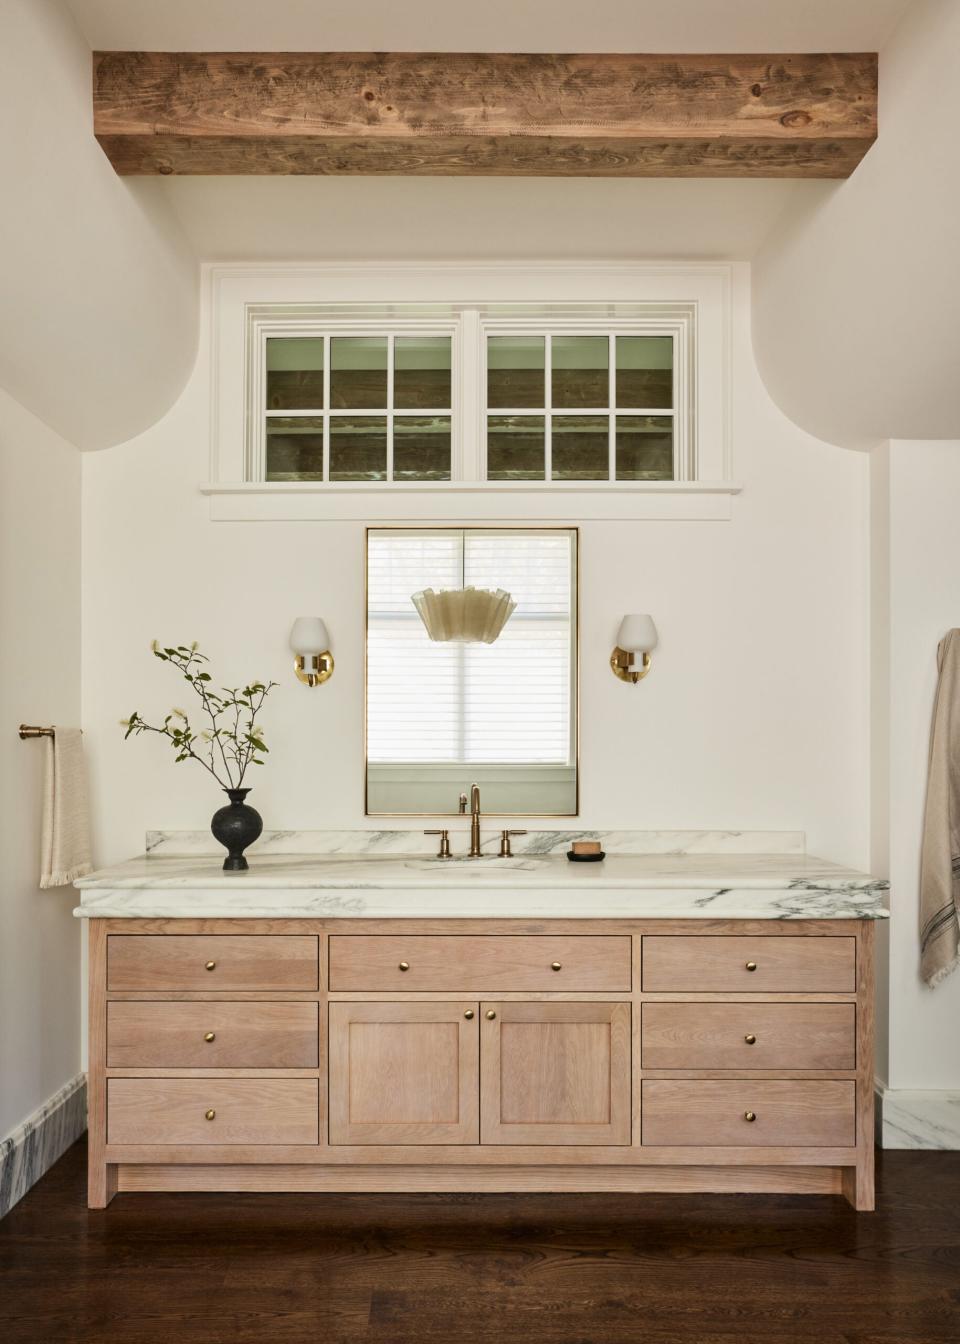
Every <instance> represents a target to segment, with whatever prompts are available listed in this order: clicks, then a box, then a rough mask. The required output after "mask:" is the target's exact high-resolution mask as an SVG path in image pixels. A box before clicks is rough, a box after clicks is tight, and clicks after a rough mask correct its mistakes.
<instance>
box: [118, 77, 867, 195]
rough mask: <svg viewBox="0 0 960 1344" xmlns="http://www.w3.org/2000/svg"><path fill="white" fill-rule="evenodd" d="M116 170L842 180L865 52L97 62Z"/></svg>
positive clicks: (857, 135) (859, 153) (859, 125)
mask: <svg viewBox="0 0 960 1344" xmlns="http://www.w3.org/2000/svg"><path fill="white" fill-rule="evenodd" d="M93 62H94V132H95V134H96V137H97V139H98V140H99V142H100V144H101V145H102V146H103V148H104V150H105V152H106V154H107V156H108V158H109V159H110V161H111V163H112V164H113V165H114V167H115V168H116V170H117V172H118V173H123V174H154V173H164V174H168V173H185V174H198V173H203V174H225V173H245V174H249V173H259V174H264V173H285V174H304V173H313V174H337V175H356V174H403V175H407V174H426V175H439V176H451V175H471V174H478V175H488V176H525V177H538V176H548V177H834V178H836V177H847V176H848V175H849V174H850V173H851V172H852V171H853V169H854V168H855V167H856V165H857V164H858V163H859V162H860V160H861V158H862V157H863V155H864V154H865V153H866V151H867V150H868V149H869V147H870V145H871V144H872V143H873V141H874V139H875V138H876V133H877V119H876V114H877V59H876V56H875V55H873V54H872V53H867V54H858V53H850V52H845V53H842V54H839V55H797V56H791V55H776V56H703V55H697V56H629V55H608V56H604V55H580V56H553V55H540V54H537V55H532V54H526V55H469V54H449V53H444V54H434V53H426V54H422V53H408V54H405V53H399V54H398V53H393V54H386V55H384V54H356V53H343V52H324V53H312V52H288V53H249V52H239V53H229V52H213V53H211V52H179V53H178V52H96V53H94V58H93Z"/></svg>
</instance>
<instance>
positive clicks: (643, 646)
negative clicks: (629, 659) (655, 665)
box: [617, 616, 657, 653]
mask: <svg viewBox="0 0 960 1344" xmlns="http://www.w3.org/2000/svg"><path fill="white" fill-rule="evenodd" d="M656 647H657V627H656V626H655V625H654V623H653V617H652V616H624V618H623V620H622V621H621V622H620V633H619V634H618V635H617V648H618V649H623V650H624V651H625V652H626V653H652V652H653V650H654V649H655V648H656Z"/></svg>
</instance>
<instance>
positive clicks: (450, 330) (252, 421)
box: [245, 312, 462, 489]
mask: <svg viewBox="0 0 960 1344" xmlns="http://www.w3.org/2000/svg"><path fill="white" fill-rule="evenodd" d="M249 321H250V338H249V349H250V364H249V375H248V380H247V395H248V397H249V399H250V413H249V415H248V417H247V444H246V464H247V465H246V472H245V479H246V480H247V481H251V482H256V483H261V484H267V483H268V482H267V481H266V459H267V450H266V438H267V432H266V431H267V421H268V420H269V419H271V418H277V419H287V418H289V419H298V418H304V419H318V418H320V419H322V420H323V482H322V484H325V485H331V484H336V483H335V482H331V481H330V479H329V476H330V422H331V420H335V419H338V418H345V417H348V416H355V417H358V418H361V417H365V418H369V419H379V418H381V417H383V418H385V419H386V421H387V479H386V481H358V482H356V484H357V485H360V486H363V487H364V488H366V489H370V488H371V487H372V488H373V489H377V488H380V489H382V488H383V487H384V486H386V485H390V486H396V485H398V484H401V482H398V481H394V479H393V421H394V417H395V416H397V415H399V416H400V417H401V418H402V417H404V416H426V415H447V416H449V417H450V473H451V479H452V480H457V479H459V473H460V468H461V457H462V454H461V446H460V445H461V434H460V416H459V415H458V414H457V408H456V400H457V398H456V391H457V387H458V386H459V382H460V376H459V363H460V339H459V338H460V324H459V323H458V322H435V321H432V320H430V319H426V318H407V319H401V320H399V321H398V320H393V321H390V320H382V321H377V320H376V319H373V318H370V319H360V320H357V321H354V322H347V321H344V320H341V319H324V318H323V317H320V318H318V317H316V316H314V315H313V314H312V312H311V314H307V313H304V314H302V315H301V316H299V317H296V318H294V317H289V316H288V317H284V318H281V319H278V320H274V319H272V318H270V317H269V316H268V317H260V316H258V315H257V314H251V316H250V318H249ZM297 336H301V337H304V336H306V337H322V339H323V407H322V408H320V409H314V410H277V411H270V410H268V409H267V405H266V383H267V341H268V340H270V339H271V338H274V337H297ZM341 336H386V338H387V402H388V406H383V407H380V408H379V409H370V410H365V409H359V410H356V409H351V410H340V409H335V408H334V407H333V406H332V405H331V404H330V342H331V341H332V340H336V339H337V338H338V337H341ZM398 336H448V337H449V338H450V391H451V402H452V405H451V406H449V407H438V408H435V409H426V410H424V409H421V408H419V407H418V408H417V409H415V410H413V409H405V408H401V409H400V410H397V409H396V408H395V407H394V406H393V376H394V342H395V340H396V338H397V337H398ZM292 484H296V485H304V484H307V485H311V484H321V482H309V481H308V482H303V481H296V482H292ZM351 484H353V483H352V482H351Z"/></svg>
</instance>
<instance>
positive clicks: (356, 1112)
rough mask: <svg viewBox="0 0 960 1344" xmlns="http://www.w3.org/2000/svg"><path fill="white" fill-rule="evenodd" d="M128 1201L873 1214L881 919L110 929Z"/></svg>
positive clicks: (94, 1102)
mask: <svg viewBox="0 0 960 1344" xmlns="http://www.w3.org/2000/svg"><path fill="white" fill-rule="evenodd" d="M90 939H91V941H90V975H91V982H90V1013H91V1019H90V1021H91V1029H90V1046H91V1049H90V1055H91V1057H90V1072H89V1106H90V1204H91V1206H92V1207H95V1208H102V1207H104V1206H105V1205H106V1204H107V1203H109V1201H110V1199H111V1198H112V1196H113V1195H114V1194H115V1193H116V1192H117V1191H118V1190H121V1191H122V1190H315V1191H351V1190H475V1191H484V1190H489V1191H511V1190H518V1191H519V1190H547V1191H549V1190H556V1191H577V1190H600V1191H605V1190H610V1191H635V1192H642V1191H645V1190H678V1191H697V1190H700V1191H783V1192H788V1193H814V1192H817V1193H842V1194H844V1195H846V1197H847V1198H848V1199H849V1200H850V1202H851V1203H852V1204H854V1206H855V1207H856V1208H858V1209H869V1208H872V1207H873V1038H872V1031H873V923H872V921H871V920H869V919H863V920H840V919H834V920H831V919H824V920H819V921H814V920H810V921H806V920H782V921H781V920H762V919H758V920H726V921H722V920H709V919H682V920H681V919H678V920H673V921H671V920H665V919H655V920H629V921H627V920H590V919H577V920H571V919H565V920H549V921H544V920H538V921H531V920H500V919H490V920H479V919H470V920H467V919H461V920H456V919H442V920H441V919H438V920H426V919H393V920H380V919H378V920H372V919H368V920H364V919H352V920H351V919H346V918H344V919H326V920H310V919H274V920H265V919H232V920H228V919H208V920H186V919H165V920H161V919H92V920H91V921H90Z"/></svg>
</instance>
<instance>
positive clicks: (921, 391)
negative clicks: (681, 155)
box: [754, 0, 960, 446]
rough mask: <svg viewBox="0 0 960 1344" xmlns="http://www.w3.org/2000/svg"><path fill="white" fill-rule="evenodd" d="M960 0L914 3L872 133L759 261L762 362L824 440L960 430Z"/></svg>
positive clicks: (770, 379) (884, 80)
mask: <svg viewBox="0 0 960 1344" xmlns="http://www.w3.org/2000/svg"><path fill="white" fill-rule="evenodd" d="M958 125H960V4H958V3H957V0H916V3H914V4H913V5H911V6H910V8H909V9H908V10H907V13H906V15H905V17H904V19H903V20H902V22H901V24H900V26H899V27H898V29H897V31H896V32H895V33H894V35H893V37H892V38H891V40H890V41H889V43H887V44H886V45H885V46H884V47H883V48H882V49H881V52H880V134H879V138H878V140H877V142H876V144H875V145H874V146H873V148H872V149H871V150H870V152H869V153H868V154H867V156H866V158H865V159H864V160H863V162H862V163H861V164H860V166H859V167H858V168H857V170H856V172H855V173H854V174H853V176H852V177H850V178H848V179H847V181H845V182H841V183H839V184H838V185H837V187H836V189H835V190H834V191H833V192H830V193H828V194H826V195H823V196H818V197H816V198H814V199H813V200H812V201H811V202H809V203H808V204H806V205H801V204H799V203H798V202H796V201H795V202H793V203H792V204H791V207H790V208H789V209H788V210H785V211H784V215H783V220H782V222H781V224H780V226H779V228H776V229H774V230H773V231H772V233H771V234H770V236H769V237H768V239H767V241H766V243H765V244H764V246H763V248H762V249H761V251H760V252H759V254H758V255H757V257H756V259H755V272H754V336H755V342H756V350H757V359H758V362H759V365H760V371H761V374H762V376H763V378H764V381H765V382H766V384H767V387H768V388H769V390H770V392H771V394H772V396H773V397H774V399H775V400H776V401H777V403H778V404H779V405H780V406H781V407H782V408H783V410H784V411H785V412H786V414H787V415H789V416H790V417H791V418H792V419H794V420H795V421H796V422H797V423H798V424H801V425H803V426H804V427H805V428H807V429H809V430H810V431H811V432H812V433H814V434H818V435H819V436H820V437H821V438H824V439H827V440H829V441H830V442H833V443H847V444H850V445H854V446H856V445H863V444H870V443H876V442H878V441H880V440H886V439H890V438H930V439H933V438H955V437H957V435H960V379H958V378H957V376H956V370H957V368H958V367H960V322H958V321H957V317H956V313H957V300H958V296H960V248H958V247H957V218H958V215H960V154H958V152H957V126H958Z"/></svg>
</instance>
